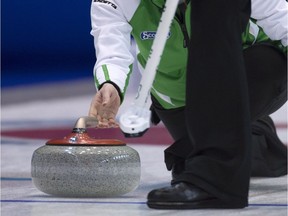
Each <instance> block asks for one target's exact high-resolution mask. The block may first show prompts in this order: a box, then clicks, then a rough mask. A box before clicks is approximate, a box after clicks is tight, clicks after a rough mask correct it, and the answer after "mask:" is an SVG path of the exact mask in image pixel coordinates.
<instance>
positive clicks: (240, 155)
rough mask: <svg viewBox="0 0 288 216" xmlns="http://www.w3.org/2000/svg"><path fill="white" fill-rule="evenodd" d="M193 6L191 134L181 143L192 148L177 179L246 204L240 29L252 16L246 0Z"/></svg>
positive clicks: (199, 1)
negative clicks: (181, 174)
mask: <svg viewBox="0 0 288 216" xmlns="http://www.w3.org/2000/svg"><path fill="white" fill-rule="evenodd" d="M191 6H192V9H191V40H190V44H189V61H188V62H189V63H188V69H187V82H186V85H187V87H186V125H187V130H188V134H189V137H187V138H186V139H185V140H183V142H190V143H191V145H193V152H192V154H191V155H190V156H189V158H188V159H187V160H186V170H185V173H184V174H183V176H182V179H181V178H179V180H180V181H187V182H190V183H192V184H195V185H197V186H199V187H201V188H203V189H204V190H206V191H208V192H210V193H212V194H214V195H215V196H217V197H219V198H221V199H223V200H227V201H235V202H243V203H246V204H247V200H248V189H249V179H250V165H251V161H250V160H251V155H250V153H251V130H250V114H249V98H248V88H247V80H246V73H245V67H244V62H243V55H242V42H241V33H242V29H243V24H246V22H247V21H248V18H249V16H250V10H249V8H250V2H249V1H241V0H239V1H238V0H237V1H235V0H234V1H231V0H218V1H215V0H192V1H191ZM243 8H245V9H247V10H246V11H243Z"/></svg>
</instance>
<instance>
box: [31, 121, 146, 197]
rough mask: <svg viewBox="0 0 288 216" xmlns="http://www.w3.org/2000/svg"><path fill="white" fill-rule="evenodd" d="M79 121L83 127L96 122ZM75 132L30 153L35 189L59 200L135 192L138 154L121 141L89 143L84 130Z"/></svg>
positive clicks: (139, 167)
mask: <svg viewBox="0 0 288 216" xmlns="http://www.w3.org/2000/svg"><path fill="white" fill-rule="evenodd" d="M79 120H81V121H80V123H81V125H82V123H83V122H82V121H84V123H85V124H84V126H85V127H86V126H87V125H86V124H88V123H87V121H88V120H89V123H90V121H92V122H93V123H94V121H96V120H95V119H91V118H90V117H89V118H88V117H87V118H84V119H83V118H81V119H79ZM79 120H78V121H79ZM92 125H93V124H92ZM77 126H78V125H77ZM78 129H79V128H76V131H75V128H74V129H73V131H72V133H71V134H69V135H68V136H66V137H64V139H54V140H50V141H48V142H47V143H46V145H44V146H42V147H40V148H38V149H36V150H35V151H34V153H33V155H32V160H31V176H32V181H33V183H34V185H35V186H36V188H38V189H39V190H40V191H42V192H44V193H47V194H51V195H56V196H63V197H111V196H119V195H123V194H126V193H128V192H131V191H133V190H134V189H136V188H137V186H138V185H139V182H140V175H141V165H140V157H139V154H138V152H137V151H136V150H135V149H133V148H131V147H129V146H127V145H126V144H125V143H123V142H122V141H119V140H98V139H93V138H91V137H89V136H88V134H87V131H86V129H85V128H84V129H83V128H80V130H78Z"/></svg>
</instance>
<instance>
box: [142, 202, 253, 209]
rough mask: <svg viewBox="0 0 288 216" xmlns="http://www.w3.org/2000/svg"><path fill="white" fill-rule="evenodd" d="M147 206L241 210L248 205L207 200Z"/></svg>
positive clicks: (148, 203)
mask: <svg viewBox="0 0 288 216" xmlns="http://www.w3.org/2000/svg"><path fill="white" fill-rule="evenodd" d="M147 205H148V207H149V208H153V209H241V208H245V207H247V206H248V205H243V204H239V203H236V204H235V203H233V204H227V203H224V202H223V201H221V200H206V201H201V202H153V201H148V202H147Z"/></svg>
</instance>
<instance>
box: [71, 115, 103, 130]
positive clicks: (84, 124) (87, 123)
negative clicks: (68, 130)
mask: <svg viewBox="0 0 288 216" xmlns="http://www.w3.org/2000/svg"><path fill="white" fill-rule="evenodd" d="M97 125H98V120H97V118H96V117H91V116H84V117H80V118H79V119H78V120H77V122H76V123H75V125H74V129H75V128H89V127H97Z"/></svg>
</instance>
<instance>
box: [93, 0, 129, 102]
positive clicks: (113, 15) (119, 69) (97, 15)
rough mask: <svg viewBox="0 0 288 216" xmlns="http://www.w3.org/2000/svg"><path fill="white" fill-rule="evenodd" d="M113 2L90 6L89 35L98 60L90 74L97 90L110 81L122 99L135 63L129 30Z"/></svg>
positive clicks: (98, 0) (123, 17)
mask: <svg viewBox="0 0 288 216" xmlns="http://www.w3.org/2000/svg"><path fill="white" fill-rule="evenodd" d="M116 2H117V1H114V0H110V1H102V0H93V1H92V4H91V25H92V30H91V35H93V37H94V47H95V51H96V59H97V60H96V64H95V66H94V70H93V72H94V79H95V84H96V87H97V88H99V86H101V84H103V83H104V82H107V81H108V82H113V83H114V84H116V85H117V86H118V87H119V89H120V92H121V94H122V95H121V96H122V97H123V95H124V93H125V89H126V85H127V83H128V79H129V74H130V72H131V69H132V63H133V60H134V57H133V55H132V54H131V30H132V27H131V26H130V24H129V23H128V21H127V19H126V18H125V15H124V14H123V12H122V10H121V7H120V6H119V5H117V3H116Z"/></svg>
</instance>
